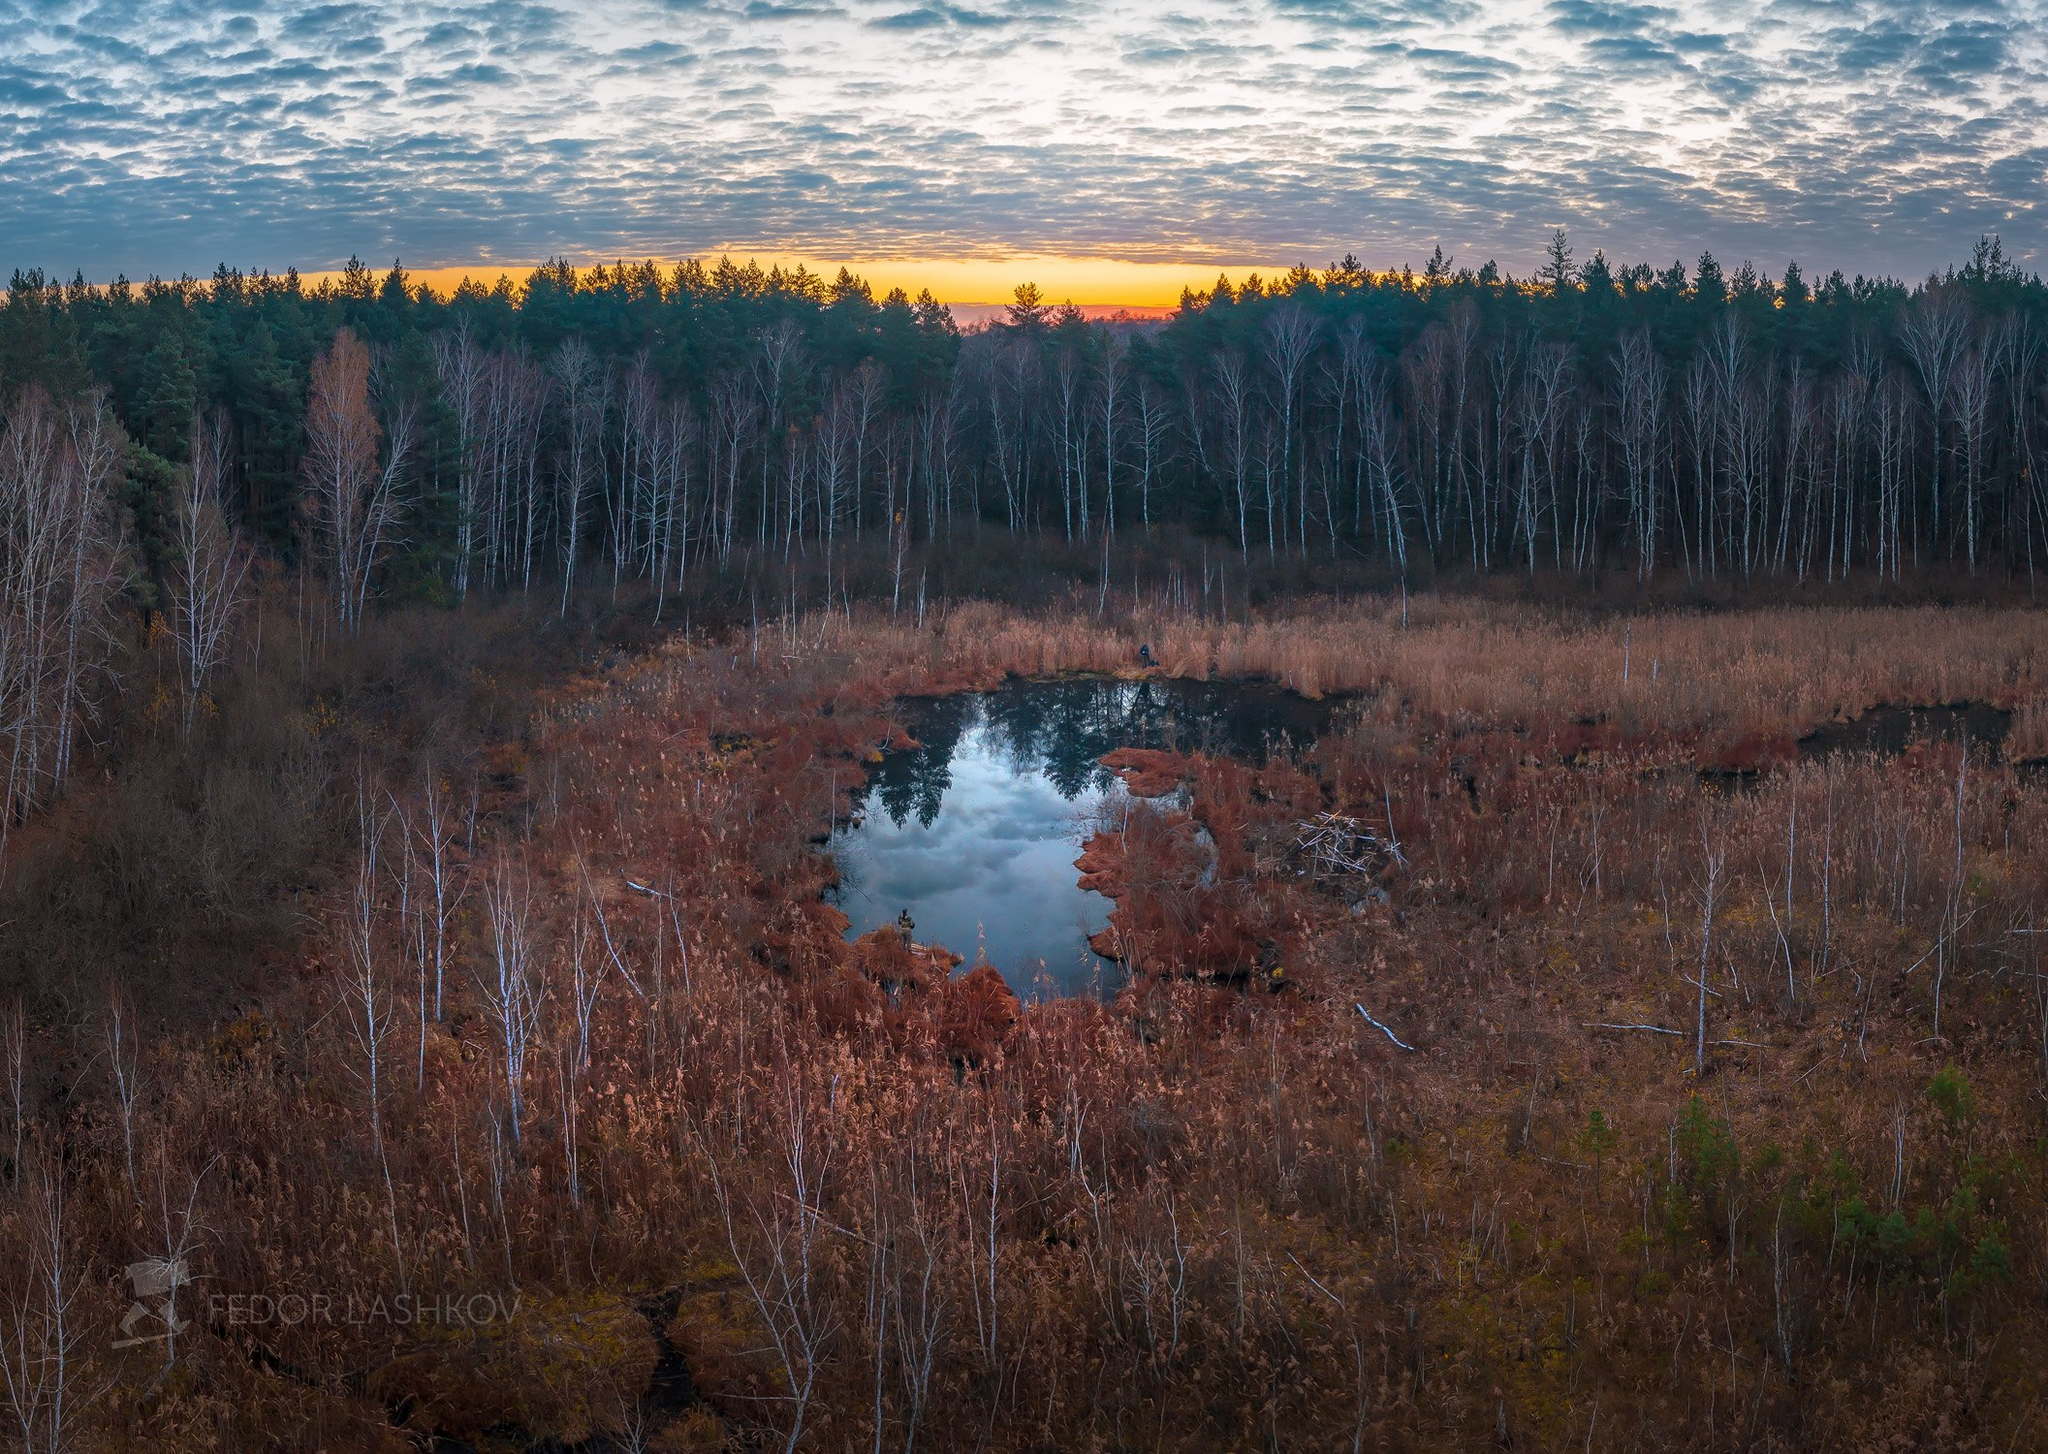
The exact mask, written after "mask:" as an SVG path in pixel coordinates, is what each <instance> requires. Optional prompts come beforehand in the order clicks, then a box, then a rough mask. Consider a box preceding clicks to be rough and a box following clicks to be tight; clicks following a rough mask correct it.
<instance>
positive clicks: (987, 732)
mask: <svg viewBox="0 0 2048 1454" xmlns="http://www.w3.org/2000/svg"><path fill="white" fill-rule="evenodd" d="M899 710H900V712H901V714H902V725H903V727H904V729H905V731H906V732H907V733H908V734H909V736H910V737H911V738H912V739H914V745H911V746H907V747H902V748H897V749H894V750H892V751H889V752H886V753H884V754H883V755H882V760H881V761H880V762H879V763H878V764H876V765H875V767H874V769H873V771H872V772H871V773H870V775H869V778H868V781H867V783H866V785H865V786H864V787H863V788H862V789H861V790H860V791H859V792H858V793H857V794H856V795H855V798H854V810H853V812H852V814H851V815H850V817H849V821H847V822H846V823H844V824H841V825H839V826H838V827H837V828H836V829H835V831H834V832H833V834H832V852H833V855H834V857H835V859H836V860H837V862H838V865H839V870H840V880H839V882H838V884H836V885H835V886H834V888H833V889H832V891H831V901H832V902H833V903H834V904H835V905H836V906H837V907H838V908H839V909H841V910H842V911H843V912H844V913H845V914H846V915H847V917H848V919H849V920H850V921H851V923H850V926H849V927H848V929H847V937H848V938H849V939H858V938H859V937H860V936H861V935H863V934H866V933H868V932H870V931H872V930H875V929H878V928H882V927H884V926H886V925H889V924H893V923H896V922H897V916H898V915H899V914H904V913H907V914H908V915H909V916H910V919H911V921H912V923H913V925H914V931H913V932H914V933H915V935H916V937H917V938H918V939H919V940H920V941H924V942H930V943H937V944H942V945H944V946H945V947H946V948H948V949H950V950H952V951H953V952H954V953H956V954H960V955H962V956H963V957H964V958H965V959H966V961H967V962H969V963H973V962H974V961H975V959H976V958H977V957H978V956H985V957H986V958H987V960H988V962H989V963H991V964H993V965H994V966H995V967H996V968H997V969H998V970H999V971H1001V973H1002V974H1003V976H1004V978H1005V979H1006V980H1007V981H1008V982H1009V984H1010V986H1011V988H1013V989H1014V990H1016V991H1017V993H1018V994H1020V995H1022V996H1024V997H1025V998H1034V997H1040V996H1043V995H1045V994H1048V993H1051V994H1077V993H1090V992H1094V991H1098V990H1100V989H1103V988H1108V987H1111V986H1113V985H1114V984H1115V983H1116V982H1117V981H1118V979H1119V977H1120V976H1119V971H1118V969H1117V967H1116V965H1115V964H1114V963H1113V962H1111V961H1107V960H1104V959H1103V958H1102V957H1101V956H1099V955H1098V954H1097V953H1096V952H1095V950H1094V949H1093V948H1092V947H1091V946H1090V944H1089V939H1090V937H1091V936H1093V935H1096V934H1098V933H1100V932H1101V931H1102V930H1103V929H1104V928H1105V927H1107V926H1108V923H1109V915H1110V911H1111V909H1112V907H1113V905H1112V902H1111V900H1109V899H1108V898H1106V897H1105V896H1103V895H1102V894H1100V893H1098V892H1096V891H1095V890H1093V889H1089V888H1084V887H1082V885H1081V874H1080V873H1079V871H1078V870H1077V868H1076V866H1075V861H1074V860H1075V856H1076V854H1077V853H1078V852H1079V851H1080V848H1081V845H1082V844H1083V842H1084V841H1085V840H1086V839H1087V838H1088V837H1089V836H1090V835H1091V834H1092V832H1093V831H1094V830H1095V828H1096V827H1098V826H1100V825H1102V824H1103V823H1105V822H1108V821H1113V820H1115V819H1117V818H1118V817H1119V815H1120V814H1121V813H1123V812H1124V811H1127V809H1128V807H1129V804H1130V801H1131V798H1130V795H1129V793H1128V792H1127V791H1126V790H1125V787H1124V784H1123V783H1122V782H1121V781H1120V780H1119V779H1118V777H1117V775H1116V774H1115V772H1113V771H1112V770H1111V768H1110V767H1108V766H1107V765H1105V764H1104V762H1103V761H1102V759H1103V758H1104V757H1105V756H1106V755H1108V754H1109V753H1111V752H1114V751H1116V750H1117V749H1118V748H1141V749H1167V750H1176V751H1195V752H1204V753H1210V754H1222V755H1227V756H1231V757H1235V758H1239V759H1242V760H1245V761H1248V762H1252V763H1258V764H1263V763H1264V762H1266V761H1267V760H1268V759H1269V758H1270V757H1272V756H1274V755H1275V754H1286V753H1291V752H1293V751H1295V750H1298V749H1300V748H1305V747H1307V746H1309V745H1311V744H1312V743H1314V742H1315V740H1316V739H1317V738H1319V737H1320V736H1322V735H1323V734H1324V733H1326V732H1328V731H1329V730H1330V729H1331V728H1332V726H1333V725H1334V724H1336V723H1337V722H1338V721H1339V720H1340V718H1341V715H1342V712H1343V704H1342V702H1341V701H1333V700H1328V699H1324V700H1312V699H1310V698H1307V697H1303V696H1300V695H1298V694H1296V693H1294V692H1290V691H1288V690H1286V689H1285V688H1282V687H1278V686H1275V685H1272V684H1271V683H1266V682H1256V681H1189V680H1184V679H1174V678H1145V679H1141V680H1128V679H1119V678H1115V677H1104V676H1084V677H1069V678H1062V679H1055V680H1047V681H1023V682H1015V683H1010V684H1007V685H1005V686H1002V687H1000V688H997V689H996V690H994V691H986V692H967V693H959V694H956V695H952V696H943V697H924V698H913V699H909V700H906V701H904V702H902V703H901V704H899Z"/></svg>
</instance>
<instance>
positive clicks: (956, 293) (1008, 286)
mask: <svg viewBox="0 0 2048 1454" xmlns="http://www.w3.org/2000/svg"><path fill="white" fill-rule="evenodd" d="M721 254H725V255H729V256H731V257H732V258H733V260H734V261H736V262H747V261H752V262H754V263H757V264H759V266H760V267H761V268H762V269H763V270H766V269H768V268H771V267H781V268H782V269H784V270H785V271H790V270H793V269H795V268H797V267H799V266H802V267H805V268H808V269H810V271H812V272H813V273H816V274H818V275H819V276H821V277H824V278H828V279H829V278H832V277H836V276H837V275H838V272H839V269H840V268H842V267H844V268H846V269H847V270H848V271H850V272H852V273H853V274H854V275H855V276H857V277H860V278H862V279H864V280H865V281H866V282H867V284H868V286H869V288H871V289H872V290H873V291H874V293H875V295H876V296H877V297H880V296H882V295H883V294H886V293H888V292H889V291H890V290H891V289H894V288H901V289H902V290H903V291H904V292H905V293H907V294H909V295H910V296H911V297H916V296H917V295H918V293H919V292H920V291H922V290H924V289H930V290H931V294H932V296H933V297H935V298H937V299H938V300H939V301H940V302H941V303H950V304H964V305H977V304H979V305H989V306H993V305H996V304H999V303H1001V302H1002V301H1004V300H1006V299H1008V298H1009V296H1010V294H1011V292H1012V291H1013V290H1014V289H1015V288H1016V287H1017V285H1018V284H1019V283H1025V282H1031V283H1036V284H1037V285H1038V288H1039V291H1040V292H1042V293H1043V294H1044V295H1045V296H1046V297H1047V298H1050V299H1052V300H1053V301H1055V302H1061V303H1074V304H1076V305H1078V306H1079V307H1081V308H1083V309H1084V310H1086V311H1090V312H1093V311H1096V310H1098V309H1117V308H1124V309H1129V310H1131V311H1133V312H1140V313H1143V312H1151V311H1154V310H1164V309H1170V308H1173V307H1174V306H1176V305H1177V304H1178V303H1179V302H1180V296H1181V291H1182V290H1183V289H1184V288H1194V289H1197V290H1202V289H1207V288H1210V287H1213V286H1214V285H1215V282H1216V279H1217V277H1218V276H1219V275H1222V276H1225V277H1228V278H1229V279H1230V281H1231V284H1232V286H1237V285H1240V284H1242V283H1243V282H1244V280H1245V279H1246V278H1248V277H1251V276H1253V275H1255V274H1256V275H1260V276H1265V277H1272V276H1275V275H1277V274H1281V273H1284V272H1286V271H1287V269H1288V268H1289V267H1290V266H1292V263H1291V262H1265V263H1252V262H1243V261H1235V260H1233V261H1230V262H1225V263H1170V262H1134V261H1130V260H1128V259H1124V258H1106V257H1059V256H1005V257H980V258H958V257H947V258H858V257H855V258H845V259H841V258H831V257H818V256H806V255H801V254H790V253H769V252H758V251H754V250H751V249H748V248H744V247H732V248H718V249H712V250H710V251H709V252H708V253H707V254H706V255H705V260H706V261H708V260H709V259H711V258H715V257H718V256H720V255H721ZM542 261H543V259H540V258H530V259H524V260H521V261H518V262H495V261H493V262H479V263H469V264H462V265H456V266H446V267H423V268H415V267H412V266H410V265H408V266H407V268H406V271H407V273H408V274H409V275H410V277H411V279H412V281H413V283H414V284H415V285H419V284H424V285H426V286H427V287H429V288H432V289H433V290H434V291H435V292H436V293H438V294H441V295H442V296H444V297H445V296H446V295H448V294H450V293H452V292H454V291H455V289H456V288H458V287H460V286H461V285H462V283H463V281H464V280H465V279H470V278H474V279H476V280H478V281H479V282H482V283H484V284H486V285H488V284H490V283H493V282H495V281H496V280H497V279H498V278H499V277H501V276H503V277H508V278H510V279H511V280H512V281H513V282H514V283H517V282H519V281H520V280H521V279H522V278H523V277H524V276H525V275H526V274H527V273H529V272H531V271H532V270H533V269H534V268H535V267H536V266H538V265H539V264H540V263H541V262H542ZM576 261H577V262H578V264H579V266H582V265H590V264H594V263H595V262H597V261H599V259H576ZM656 261H657V262H660V263H662V264H663V265H671V264H673V263H676V262H679V261H681V259H679V258H657V259H656ZM1316 261H1317V262H1318V263H1320V262H1324V261H1327V259H1316ZM300 276H301V277H303V278H304V279H305V280H306V282H307V283H308V284H309V285H310V284H317V283H319V282H321V281H322V280H326V279H332V278H337V277H339V276H340V273H339V271H338V270H335V269H313V270H308V269H303V268H302V269H301V270H300Z"/></svg>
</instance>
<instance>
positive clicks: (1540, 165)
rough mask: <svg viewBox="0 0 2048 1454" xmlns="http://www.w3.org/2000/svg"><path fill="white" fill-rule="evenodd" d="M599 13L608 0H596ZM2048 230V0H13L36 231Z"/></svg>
mask: <svg viewBox="0 0 2048 1454" xmlns="http://www.w3.org/2000/svg"><path fill="white" fill-rule="evenodd" d="M586 8H587V9H588V10H602V11H603V14H602V16H601V17H593V16H592V15H590V14H587V13H584V12H585V10H586ZM1559 225H1562V226H1565V227H1568V228H1570V229H1571V230H1572V232H1573V233H1574V235H1575V237H1576V238H1577V239H1578V242H1579V246H1580V248H1581V250H1582V252H1585V251H1590V250H1591V248H1592V247H1593V246H1596V245H1597V246H1604V247H1605V248H1606V249H1607V250H1608V252H1609V253H1610V254H1612V255H1615V256H1619V257H1623V258H1627V259H1635V258H1639V257H1640V258H1649V259H1653V260H1658V261H1664V260H1668V259H1669V258H1671V257H1674V256H1678V255H1680V254H1683V255H1685V256H1687V257H1690V256H1692V255H1693V254H1694V253H1695V252H1697V250H1698V249H1699V248H1700V247H1701V246H1702V245H1706V246H1711V247H1713V248H1714V249H1715V250H1716V252H1717V253H1720V254H1721V255H1722V256H1723V257H1724V258H1725V259H1727V260H1729V261H1731V262H1732V261H1733V260H1735V259H1737V258H1739V257H1744V256H1754V257H1756V258H1757V259H1758V261H1759V262H1760V263H1763V264H1766V265H1769V266H1772V267H1773V268H1775V267H1777V266H1781V265H1782V263H1783V261H1784V260H1785V259H1786V258H1788V257H1797V258H1799V259H1800V260H1802V261H1803V262H1805V263H1806V264H1807V265H1808V266H1809V267H1813V266H1834V265H1840V266H1843V267H1845V268H1848V269H1852V270H1864V271H1885V272H1893V273H1899V274H1906V275H1910V274H1913V273H1916V272H1919V271H1924V270H1925V269H1927V268H1929V267H1932V266H1934V265H1936V264H1938V263H1942V262H1947V261H1954V260H1958V259H1960V258H1961V257H1962V256H1963V255H1964V254H1965V253H1966V252H1967V250H1968V248H1969V245H1970V243H1971V242H1972V241H1973V240H1974V239H1975V238H1976V237H1977V236H1978V234H1980V233H1982V232H1987V231H1995V232H2000V233H2002V234H2003V235H2004V237H2005V239H2006V242H2007V248H2008V251H2009V252H2011V253H2013V254H2015V255H2017V256H2019V257H2021V258H2022V259H2025V260H2029V261H2030V262H2031V263H2032V264H2033V265H2034V266H2044V265H2048V0H2013V3H2010V4H2003V5H2000V4H1986V3H1976V4H1973V3H1971V0H1961V3H1943V4H1934V3H1920V0H1873V3H1854V0H1770V3H1761V4H1742V3H1736V4H1729V5H1723V4H1713V5H1707V4H1698V3H1693V0H1684V3H1679V4H1675V5H1643V4H1631V3H1619V0H1547V3H1467V0H1399V3H1395V0H1187V3H1182V4H1176V3H1172V0H1166V3H1157V0H1154V3H1140V4H1127V3H1110V0H969V3H961V4H954V3H946V0H624V3H613V4H607V5H605V6H602V7H597V6H590V7H584V6H577V5H571V4H568V3H561V4H546V3H540V0H479V3H430V0H373V3H348V4H305V3H274V4H265V5H261V6H258V5H254V4H246V3H226V0H99V3H75V0H0V265H5V266H13V265H24V264H34V265H39V266H43V267H46V268H53V269H56V270H59V271H61V272H63V273H65V274H66V275H68V274H69V273H70V271H71V270H72V269H74V268H82V269H84V271H85V272H86V273H87V274H88V276H95V277H103V276H107V275H111V274H112V273H113V272H114V271H115V270H117V269H119V270H125V271H127V272H128V273H130V274H131V275H140V274H143V273H148V272H164V273H175V272H177V271H180V270H190V271H193V272H204V271H207V270H210V269H211V268H212V266H213V264H214V263H216V262H218V261H221V260H226V261H229V262H231V263H236V264H240V265H243V266H257V265H260V266H269V267H272V268H278V267H282V266H283V265H284V264H286V263H295V264H297V265H299V266H301V267H303V268H309V269H310V268H317V267H325V266H332V265H333V264H334V263H336V262H337V261H339V260H340V259H342V258H345V257H346V256H347V255H348V254H350V253H352V252H353V253H360V254H361V255H363V256H364V257H366V258H374V259H379V260H383V259H388V258H390V257H392V256H394V255H403V256H404V257H405V259H406V260H407V262H408V263H413V264H417V265H422V266H428V265H438V264H461V263H473V262H478V261H487V260H489V259H493V258H502V259H512V260H529V259H533V258H538V257H542V256H546V255H549V254H553V253H562V254H566V255H570V256H573V257H576V258H579V259H590V258H595V257H600V256H610V255H613V254H622V255H627V256H633V255H654V256H664V257H673V256H680V255H687V254H693V253H705V252H711V251H715V250H718V249H720V248H725V247H735V248H743V249H759V250H761V251H764V252H769V251H775V252H787V253H804V254H809V255H813V256H851V257H886V256H917V257H936V256H949V255H961V254H987V253H991V252H1014V253H1044V254H1082V255H1104V256H1117V257H1124V258H1133V259H1157V260H1172V261H1184V262H1217V263H1221V262H1225V261H1240V260H1252V259H1269V260H1270V259H1279V260H1285V261H1291V260H1294V259H1296V258H1300V259H1301V260H1304V261H1308V262H1310V263H1313V264H1320V263H1322V262H1325V261H1327V260H1328V259H1329V258H1331V257H1333V256H1336V255H1337V254H1340V253H1342V252H1345V251H1347V250H1349V251H1354V252H1356V253H1358V254H1359V255H1360V257H1361V258H1363V259H1365V260H1366V261H1368V262H1370V263H1374V264H1387V263H1393V262H1398V261H1400V260H1402V259H1410V258H1412V259H1415V260H1417V261H1419V260H1420V259H1421V257H1422V256H1424V255H1426V254H1427V252H1428V250H1429V247H1430V246H1431V245H1432V244H1433V243H1435V242H1437V241H1441V242H1442V243H1443V244H1444V246H1445V248H1446V250H1447V251H1449V252H1452V253H1454V254H1457V255H1458V256H1459V257H1460V258H1461V260H1469V261H1472V262H1475V263H1476V262H1478V261H1480V260H1482V259H1483V258H1484V257H1487V256H1497V257H1499V258H1500V259H1501V260H1502V261H1503V262H1505V263H1508V264H1510V265H1511V266H1515V267H1517V268H1522V267H1526V266H1528V265H1529V264H1530V263H1531V262H1532V261H1533V260H1534V257H1535V255H1536V253H1537V252H1538V250H1539V249H1540V246H1541V243H1542V240H1543V238H1544V236H1545V235H1546V234H1547V231H1548V229H1549V228H1551V227H1553V226H1559Z"/></svg>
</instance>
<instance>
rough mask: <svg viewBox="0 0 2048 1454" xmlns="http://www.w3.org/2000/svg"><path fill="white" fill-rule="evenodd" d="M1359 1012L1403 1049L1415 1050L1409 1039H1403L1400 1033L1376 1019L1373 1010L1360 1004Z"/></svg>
mask: <svg viewBox="0 0 2048 1454" xmlns="http://www.w3.org/2000/svg"><path fill="white" fill-rule="evenodd" d="M1358 1013H1359V1014H1361V1015H1363V1016H1365V1023H1366V1024H1368V1025H1370V1026H1372V1027H1373V1028H1374V1029H1375V1030H1377V1031H1379V1032H1380V1033H1381V1034H1382V1035H1384V1036H1386V1037H1387V1038H1388V1039H1389V1040H1391V1041H1393V1042H1394V1043H1395V1044H1396V1045H1398V1046H1400V1047H1401V1048H1402V1049H1403V1050H1413V1049H1414V1048H1415V1047H1414V1046H1413V1045H1410V1044H1409V1043H1408V1042H1407V1041H1405V1040H1403V1039H1402V1038H1401V1037H1400V1036H1399V1035H1396V1034H1395V1033H1394V1032H1393V1031H1392V1030H1389V1029H1388V1028H1387V1027H1386V1026H1385V1025H1382V1024H1381V1023H1380V1022H1379V1021H1378V1020H1375V1019H1374V1018H1373V1017H1372V1011H1370V1010H1368V1009H1367V1008H1366V1007H1365V1006H1364V1005H1360V1006H1359V1007H1358Z"/></svg>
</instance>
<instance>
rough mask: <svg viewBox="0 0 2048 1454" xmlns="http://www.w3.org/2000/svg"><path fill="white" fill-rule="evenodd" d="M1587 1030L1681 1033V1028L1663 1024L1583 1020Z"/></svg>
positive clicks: (1661, 1033) (1682, 1032) (1662, 1033)
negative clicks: (1611, 1022)
mask: <svg viewBox="0 0 2048 1454" xmlns="http://www.w3.org/2000/svg"><path fill="white" fill-rule="evenodd" d="M1585 1028H1586V1029H1588V1030H1648V1031H1649V1032H1650V1033H1651V1034H1653V1035H1683V1034H1684V1033H1685V1031H1683V1030H1673V1029H1670V1028H1669V1027H1667V1026H1664V1025H1610V1024H1608V1023H1606V1022H1605V1021H1601V1020H1588V1021H1586V1022H1585Z"/></svg>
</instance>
